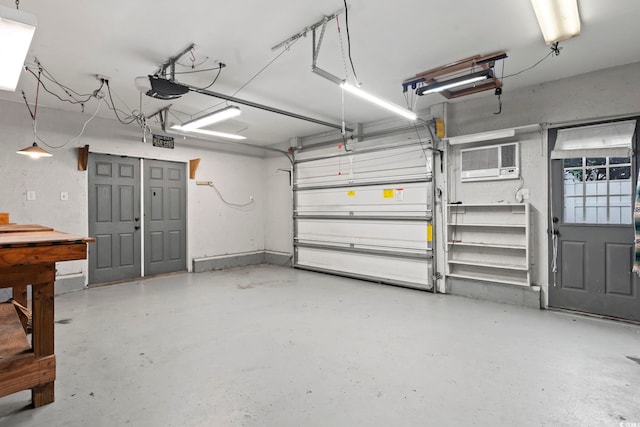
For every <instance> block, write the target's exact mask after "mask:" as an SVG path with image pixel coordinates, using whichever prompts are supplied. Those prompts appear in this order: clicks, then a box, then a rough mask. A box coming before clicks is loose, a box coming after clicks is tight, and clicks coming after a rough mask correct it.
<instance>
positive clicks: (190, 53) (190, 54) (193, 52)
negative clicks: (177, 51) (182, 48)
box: [175, 47, 209, 74]
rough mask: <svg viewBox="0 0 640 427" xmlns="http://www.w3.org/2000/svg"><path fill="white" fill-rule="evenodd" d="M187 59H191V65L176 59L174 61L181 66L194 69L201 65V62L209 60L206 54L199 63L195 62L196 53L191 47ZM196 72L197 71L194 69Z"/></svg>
mask: <svg viewBox="0 0 640 427" xmlns="http://www.w3.org/2000/svg"><path fill="white" fill-rule="evenodd" d="M189 60H190V61H191V65H185V64H182V63H180V62H178V61H176V62H175V63H176V64H177V65H180V66H181V67H186V68H191V69H196V68H198V67H199V66H201V65H202V64H204V63H205V62H207V61H208V60H209V57H208V56H205V57H204V59H203V60H202V61H200V62H199V63H197V64H196V61H197V58H196V54H195V49H194V48H193V47H192V48H191V49H190V50H189ZM196 72H197V71H196ZM175 74H184V73H175Z"/></svg>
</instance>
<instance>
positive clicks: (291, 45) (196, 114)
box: [191, 39, 300, 117]
mask: <svg viewBox="0 0 640 427" xmlns="http://www.w3.org/2000/svg"><path fill="white" fill-rule="evenodd" d="M298 40H300V39H296V40H294V41H293V42H291V43H290V44H288V45H287V46H286V47H285V48H284V49H283V50H282V52H280V53H279V54H277V55H276V56H275V57H274V58H272V59H271V60H270V61H269V62H267V64H266V65H264V66H263V67H262V68H260V70H258V72H256V73H255V74H254V75H253V76H251V77H250V78H249V80H247V81H246V82H245V83H244V84H242V86H240V87H239V88H238V89H236V90H235V92H233V93H232V94H231V97H234V96H236V95H237V94H238V93H239V92H240V91H241V90H242V89H244V88H245V87H247V86H248V85H249V84H250V83H251V82H252V81H254V80H255V79H256V78H257V77H258V76H259V75H260V74H262V73H263V72H264V71H265V70H266V69H267V68H269V67H270V66H271V65H272V64H273V63H274V62H276V61H277V60H278V59H279V58H280V57H281V56H282V55H284V54H285V53H287V52H289V50H290V49H291V47H293V46H294V45H295V44H296V43H297V42H298ZM214 83H215V82H214ZM226 102H227V101H223V102H218V103H217V104H215V105H212V106H211V107H209V108H205V109H204V110H202V111H198V112H197V113H195V114H193V115H191V117H194V116H198V115H201V114H205V113H207V112H208V111H211V110H213V109H214V108H216V107H218V106H220V105H222V104H225V103H226Z"/></svg>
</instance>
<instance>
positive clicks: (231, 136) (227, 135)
mask: <svg viewBox="0 0 640 427" xmlns="http://www.w3.org/2000/svg"><path fill="white" fill-rule="evenodd" d="M171 129H174V130H178V131H183V132H193V133H199V134H202V135H208V136H215V137H218V138H226V139H235V140H243V139H247V137H246V136H242V135H236V134H233V133H225V132H217V131H213V130H206V129H186V128H185V127H184V126H179V125H174V126H171Z"/></svg>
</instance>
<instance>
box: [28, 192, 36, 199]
mask: <svg viewBox="0 0 640 427" xmlns="http://www.w3.org/2000/svg"><path fill="white" fill-rule="evenodd" d="M35 199H36V192H35V191H27V200H29V201H32V200H35Z"/></svg>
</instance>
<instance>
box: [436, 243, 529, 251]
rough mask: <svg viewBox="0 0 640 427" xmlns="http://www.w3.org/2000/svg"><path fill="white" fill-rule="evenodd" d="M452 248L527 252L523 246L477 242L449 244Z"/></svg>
mask: <svg viewBox="0 0 640 427" xmlns="http://www.w3.org/2000/svg"><path fill="white" fill-rule="evenodd" d="M447 244H449V245H451V246H470V247H474V248H493V249H513V250H518V251H526V250H527V248H526V246H523V245H507V244H500V243H475V242H455V241H454V242H451V241H449V242H447Z"/></svg>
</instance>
